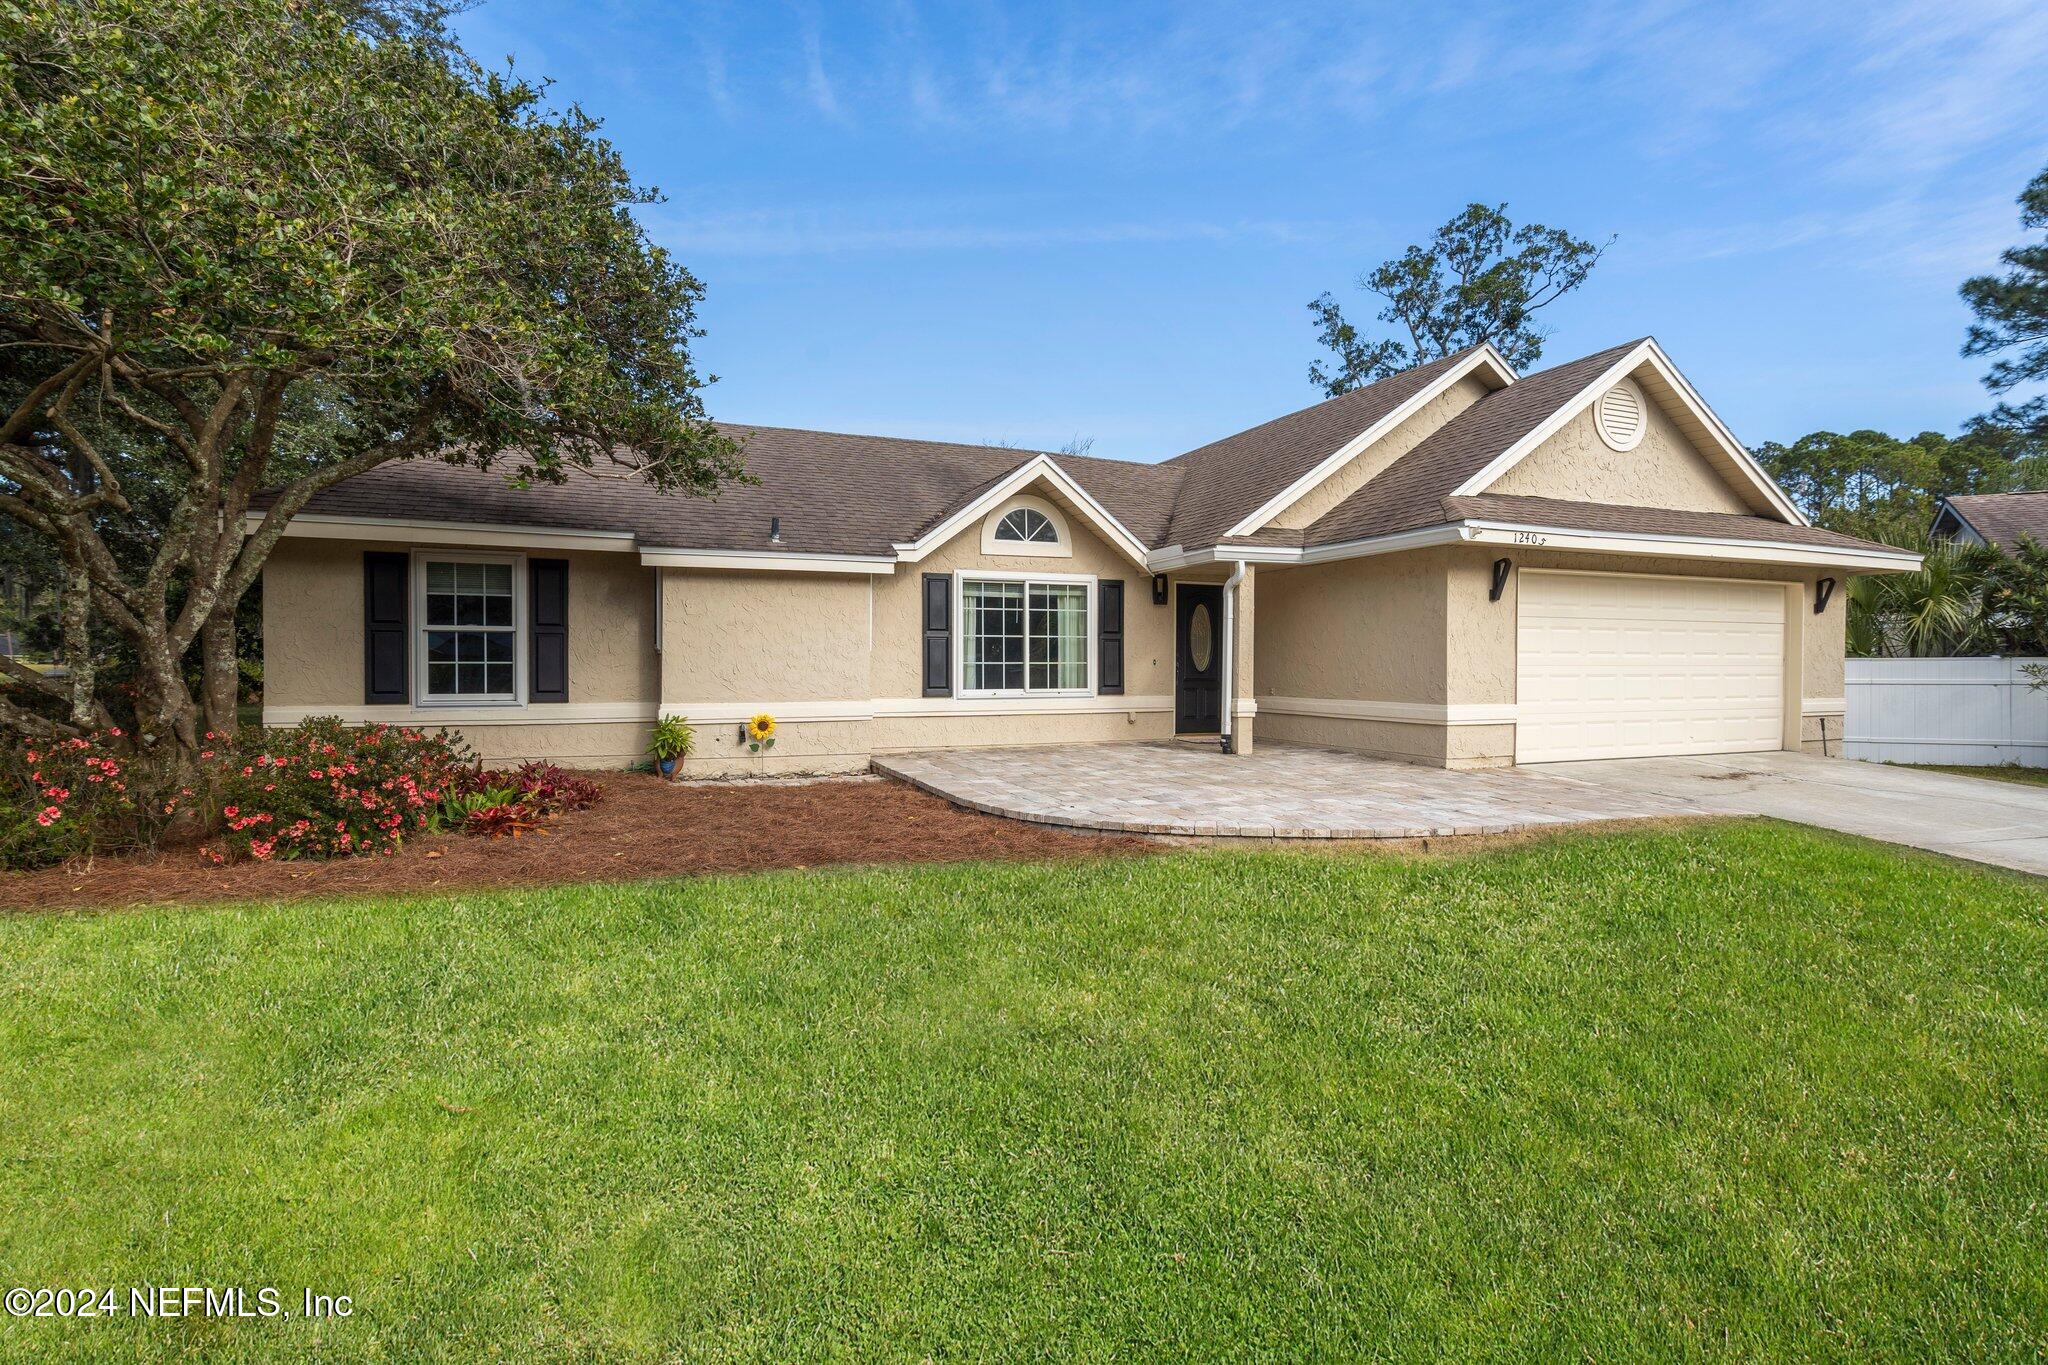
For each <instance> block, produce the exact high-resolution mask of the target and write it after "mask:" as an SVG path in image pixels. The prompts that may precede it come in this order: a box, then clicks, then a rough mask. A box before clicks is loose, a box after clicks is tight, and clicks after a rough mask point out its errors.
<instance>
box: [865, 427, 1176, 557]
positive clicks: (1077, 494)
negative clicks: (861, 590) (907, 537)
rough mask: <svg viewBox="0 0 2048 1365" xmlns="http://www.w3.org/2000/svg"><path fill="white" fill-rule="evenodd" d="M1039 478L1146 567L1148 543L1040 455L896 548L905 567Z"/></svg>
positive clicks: (1047, 456) (1113, 543) (1129, 555)
mask: <svg viewBox="0 0 2048 1365" xmlns="http://www.w3.org/2000/svg"><path fill="white" fill-rule="evenodd" d="M1039 479H1044V480H1045V481H1046V482H1047V483H1049V484H1051V485H1052V486H1053V487H1055V488H1057V489H1059V490H1060V492H1062V493H1064V494H1066V495H1067V496H1068V497H1069V498H1071V499H1073V501H1074V504H1075V505H1076V506H1077V507H1079V508H1080V509H1081V511H1082V513H1083V515H1085V516H1086V517H1087V518H1088V521H1089V523H1090V524H1091V525H1093V526H1094V528H1095V530H1096V532H1097V533H1098V534H1100V535H1101V536H1102V537H1103V539H1105V540H1107V541H1109V543H1110V544H1112V545H1114V546H1116V547H1117V548H1118V549H1119V550H1122V551H1123V552H1124V555H1125V557H1126V558H1128V559H1130V560H1131V561H1132V562H1133V563H1136V564H1137V565H1139V566H1140V567H1143V566H1144V565H1145V557H1146V552H1145V546H1144V543H1143V542H1142V541H1140V540H1139V539H1138V538H1137V537H1136V536H1134V535H1132V534H1131V533H1130V531H1129V530H1128V529H1126V528H1125V526H1124V524H1123V523H1122V522H1120V521H1118V520H1117V519H1116V518H1115V517H1113V516H1111V515H1110V512H1109V509H1108V508H1106V507H1104V506H1103V505H1102V504H1101V503H1099V502H1097V501H1096V500H1095V499H1094V498H1093V497H1092V496H1091V495H1090V494H1089V492H1088V490H1087V489H1085V488H1083V487H1081V485H1080V484H1078V483H1076V482H1075V481H1074V480H1073V478H1072V477H1071V476H1070V475H1069V474H1068V473H1067V471H1065V470H1064V469H1061V468H1060V467H1059V465H1058V463H1057V462H1055V461H1054V460H1053V458H1052V456H1050V455H1037V456H1034V457H1032V458H1031V459H1029V460H1026V461H1025V462H1024V463H1023V464H1021V465H1019V466H1017V468H1016V469H1014V470H1012V471H1010V473H1009V474H1008V476H1006V477H1005V478H1004V479H1003V480H1002V482H1000V483H998V484H996V485H995V486H994V487H992V488H990V489H989V490H988V491H987V492H985V493H983V494H982V495H981V496H980V497H978V498H976V499H974V501H972V502H970V503H968V504H967V505H966V506H965V507H962V508H960V509H959V510H958V511H956V512H954V513H953V514H952V515H951V516H949V517H947V518H946V519H945V520H944V521H942V522H940V523H939V524H938V525H937V526H935V527H933V528H932V529H931V530H929V531H927V532H925V533H924V534H923V535H921V536H919V537H918V538H917V539H916V540H912V541H906V542H904V543H902V544H899V545H897V546H895V547H894V548H895V550H896V557H897V558H898V559H899V560H901V561H902V562H903V563H905V564H915V563H917V562H918V561H919V560H921V559H923V558H924V557H925V556H926V555H928V554H930V553H931V552H932V551H933V550H936V549H937V548H938V547H939V546H941V545H944V544H945V543H946V542H947V541H949V540H951V539H952V538H953V537H954V536H956V535H958V534H960V532H961V531H962V530H964V529H966V527H967V526H968V525H969V524H970V523H972V522H973V521H974V520H975V519H976V518H978V517H982V516H986V515H987V514H988V513H989V512H990V511H992V510H993V509H994V508H995V507H996V505H997V504H999V503H1002V502H1004V501H1007V500H1008V499H1009V498H1011V497H1013V496H1015V495H1016V494H1017V493H1019V492H1020V491H1022V490H1023V489H1025V488H1026V487H1028V486H1030V485H1031V484H1032V483H1034V482H1036V481H1037V480H1039Z"/></svg>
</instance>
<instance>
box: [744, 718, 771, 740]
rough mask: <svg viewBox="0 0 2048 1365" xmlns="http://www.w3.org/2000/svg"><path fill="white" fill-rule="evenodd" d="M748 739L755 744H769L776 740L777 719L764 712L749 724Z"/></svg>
mask: <svg viewBox="0 0 2048 1365" xmlns="http://www.w3.org/2000/svg"><path fill="white" fill-rule="evenodd" d="M747 738H748V739H749V740H750V741H752V742H753V743H755V744H767V743H769V742H771V741H772V740H773V739H774V738H775V717H773V716H771V715H769V714H768V713H767V712H765V711H763V712H762V713H761V714H760V715H758V716H755V717H754V718H753V719H752V720H750V721H748V722H747Z"/></svg>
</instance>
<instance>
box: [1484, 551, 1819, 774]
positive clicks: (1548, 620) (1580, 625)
mask: <svg viewBox="0 0 2048 1365" xmlns="http://www.w3.org/2000/svg"><path fill="white" fill-rule="evenodd" d="M1516 599H1517V602H1518V604H1519V605H1518V611H1519V617H1518V620H1517V624H1516V632H1515V636H1516V644H1517V649H1516V675H1517V682H1516V686H1517V691H1516V701H1517V705H1516V708H1515V716H1516V719H1515V761H1516V762H1517V763H1544V762H1551V761H1556V760H1562V759H1574V758H1630V757H1640V756H1645V755H1650V754H1729V753H1746V752H1752V751H1755V750H1761V749H1776V748H1780V747H1781V746H1782V744H1783V740H1784V704H1785V703H1784V678H1785V590H1784V587H1783V586H1782V585H1780V584H1777V583H1731V582H1727V581H1725V580H1719V579H1704V578H1652V577H1649V576H1646V575H1642V574H1594V573H1558V572H1543V571H1539V570H1524V571H1523V572H1522V573H1521V575H1520V577H1519V579H1518V580H1517V584H1516Z"/></svg>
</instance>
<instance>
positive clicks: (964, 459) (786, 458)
mask: <svg viewBox="0 0 2048 1365" xmlns="http://www.w3.org/2000/svg"><path fill="white" fill-rule="evenodd" d="M729 430H731V431H732V432H733V433H734V434H736V435H738V436H740V437H742V438H744V440H745V454H746V463H747V466H748V469H749V471H750V473H751V474H752V475H753V476H754V477H755V478H756V479H757V480H758V482H756V483H750V484H735V485H731V486H729V487H727V488H726V489H725V490H723V491H722V492H721V493H720V494H719V495H718V496H716V497H714V498H672V497H663V496H659V495H656V494H653V493H651V492H648V491H647V490H645V489H644V488H642V487H639V486H637V485H635V484H632V483H630V482H624V481H620V480H617V479H603V478H597V477H592V476H587V475H580V474H579V475H575V476H572V477H571V478H570V479H569V481H568V482H567V483H566V484H563V485H560V486H551V487H540V488H533V489H525V490H521V489H515V488H513V487H511V486H509V485H508V484H507V483H506V482H505V480H504V479H503V478H502V477H501V476H499V475H495V474H488V473H482V472H478V471H475V470H472V469H466V468H462V467H459V466H454V465H449V464H445V463H442V462H440V461H417V462H411V463H406V464H398V465H391V466H387V467H384V468H381V469H378V470H375V471H372V472H371V473H368V474H365V475H362V476H360V477H358V478H356V479H353V480H351V481H349V482H347V483H344V484H342V485H339V486H337V487H336V488H334V489H332V490H329V491H328V492H326V493H325V494H323V495H321V496H320V497H318V498H316V499H315V500H314V501H313V503H312V504H311V505H310V507H309V508H308V509H307V510H306V511H305V512H304V513H302V514H301V515H300V516H298V517H297V518H295V519H294V520H293V522H292V523H291V526H290V528H289V532H288V534H287V535H286V537H285V539H284V540H283V541H282V542H280V544H279V546H278V548H277V551H276V553H275V555H274V556H273V558H272V559H271V561H270V563H269V566H268V568H267V569H266V571H265V574H264V592H263V610H264V676H265V707H264V717H265V720H266V721H268V722H271V723H286V722H290V721H293V720H296V719H300V718H303V717H305V716H309V715H316V714H333V713H338V714H340V715H341V716H342V717H343V718H344V719H347V720H350V721H363V722H367V721H374V720H395V721H406V722H409V723H414V724H424V725H445V726H448V727H450V728H453V729H458V730H460V731H462V732H463V733H464V734H465V735H466V736H467V737H468V738H469V740H470V741H471V742H472V743H473V744H474V745H475V746H476V747H477V748H478V749H479V750H480V751H481V752H482V753H483V754H484V755H485V756H486V757H488V758H490V759H492V760H494V761H509V760H513V759H521V758H528V757H548V758H554V759H558V760H560V761H562V762H565V763H573V764H584V765H605V764H624V763H628V762H632V761H635V760H637V759H639V758H640V757H641V755H642V753H643V751H644V749H645V746H646V742H647V737H648V729H649V726H650V725H651V724H652V722H653V720H654V719H655V717H656V716H657V715H658V714H664V713H672V714H679V715H682V716H684V717H687V718H688V719H689V720H690V721H691V722H692V723H693V724H694V725H695V726H696V728H697V732H698V749H697V755H696V757H695V758H694V759H692V760H691V762H690V764H689V770H690V771H694V772H704V773H717V772H730V771H744V770H749V769H754V768H759V767H765V768H766V769H767V770H769V771H802V770H821V771H839V770H853V769H860V768H863V767H865V766H866V765H867V763H868V762H869V759H870V757H871V756H872V755H877V754H887V753H894V752H901V751H904V750H912V749H923V748H938V747H957V746H975V745H1022V744H1048V743H1075V744H1088V743H1105V742H1120V741H1132V740H1166V739H1169V738H1172V737H1174V736H1176V735H1179V736H1197V737H1199V736H1208V737H1214V738H1217V739H1220V740H1221V741H1222V742H1223V743H1224V744H1225V746H1226V747H1229V748H1233V749H1235V750H1237V751H1240V752H1242V751H1247V750H1249V749H1250V748H1251V747H1252V745H1253V742H1254V736H1255V735H1256V737H1257V738H1260V739H1278V740H1288V741H1295V742H1300V743H1308V744H1317V745H1326V746H1335V747H1338V748H1343V749H1349V750H1355V751H1358V752H1362V753H1367V754H1374V755H1381V756H1385V757H1390V758H1397V759H1404V760H1409V761H1413V762H1416V763H1424V764H1433V765H1442V766H1449V767H1484V766H1493V765H1501V764H1509V763H1514V762H1518V761H1520V762H1530V761H1541V760H1558V759H1570V758H1594V757H1615V756H1626V755H1650V754H1675V753H1693V752H1716V753H1725V752H1740V751H1748V750H1765V749H1781V748H1784V749H1791V748H1802V747H1804V748H1809V749H1818V747H1819V745H1820V742H1821V740H1822V738H1823V727H1828V728H1827V734H1828V735H1829V736H1830V737H1832V736H1834V735H1838V734H1839V732H1840V731H1839V726H1840V717H1841V713H1842V708H1843V703H1842V691H1843V689H1842V638H1843V610H1844V604H1845V602H1846V594H1844V593H1842V592H1840V591H1838V590H1837V589H1838V587H1839V586H1840V585H1841V584H1842V583H1843V581H1844V580H1845V579H1846V577H1847V576H1848V575H1851V574H1855V573H1867V572H1883V571H1887V570H1897V569H1906V568H1911V567H1913V566H1914V565H1915V564H1916V563H1917V559H1916V557H1915V556H1913V555H1910V554H1906V553H1904V552H1901V551H1899V550H1896V549H1893V548H1891V547H1888V546H1883V545H1876V544H1872V543H1869V542H1866V541H1861V540H1856V539H1853V538H1851V537H1848V536H1843V535H1837V534H1834V533H1832V532H1828V531H1824V530H1820V529H1817V528H1815V527H1813V526H1810V525H1809V524H1808V523H1807V522H1806V520H1805V518H1804V517H1802V516H1801V515H1800V513H1799V511H1798V510H1797V509H1796V508H1795V507H1794V506H1793V505H1792V504H1791V503H1790V502H1789V501H1788V500H1787V499H1786V497H1785V495H1784V494H1783V492H1781V491H1780V490H1779V489H1778V488H1777V487H1776V486H1775V485H1774V484H1773V483H1772V482H1771V480H1770V479H1769V478H1768V477H1767V476H1766V475H1765V474H1764V472H1763V471H1762V470H1761V469H1760V468H1758V466H1757V465H1756V463H1755V462H1754V461H1753V460H1752V459H1751V458H1750V456H1749V454H1748V452H1747V451H1746V450H1745V449H1744V448H1743V446H1742V445H1741V444H1740V443H1739V442H1738V441H1737V440H1736V439H1735V438H1734V437H1733V436H1732V435H1731V434H1730V433H1729V431H1728V429H1727V428H1726V427H1725V426H1724V425H1723V424H1722V423H1721V421H1720V420H1719V419H1718V418H1716V417H1715V415H1714V414H1713V412H1712V411H1710V410H1709V409H1708V408H1707V406H1706V404H1705V403H1704V402H1703V401H1701V399H1700V397H1699V395H1698V394H1697V393H1696V392H1694V390H1693V388H1692V386H1691V385H1690V384H1689V383H1687V382H1686V380H1685V378H1684V377H1683V376H1682V375H1681V374H1680V373H1679V372H1678V370H1677V369H1676V368H1675V367H1674V366H1673V365H1672V364H1671V362H1670V360H1669V359H1668V358H1667V357H1666V356H1665V355H1664V353H1663V351H1662V350H1661V349H1660V348H1659V347H1658V346H1657V344H1656V343H1655V342H1654V341H1651V340H1643V341H1637V342H1631V343H1628V344H1627V345H1623V346H1617V347H1614V348H1612V349H1610V350H1606V351H1602V352H1600V353H1598V354H1596V355H1591V356H1587V357H1585V358H1583V359H1580V360H1574V361H1572V362H1570V363H1568V364H1563V365H1559V366H1556V367H1555V368H1552V369H1548V370H1544V371H1541V372H1538V373H1534V374H1530V375H1527V376H1519V375H1516V374H1515V373H1514V372H1513V371H1512V370H1510V369H1509V368H1508V366H1507V365H1506V364H1505V363H1504V362H1503V361H1502V360H1501V358H1500V356H1499V355H1498V354H1496V353H1495V352H1494V351H1493V350H1492V349H1491V348H1487V347H1480V348H1477V349H1474V350H1470V351H1466V352H1463V353H1461V354H1458V355H1454V356H1450V357H1447V358H1445V359H1443V360H1439V361H1435V362H1432V363H1430V364H1426V365H1422V366H1418V367H1416V368H1415V369H1412V370H1409V371H1406V372H1405V373H1402V374H1399V375H1396V376H1393V377H1392V378H1389V379H1386V380H1383V381H1381V382H1379V383H1377V384H1374V385H1371V386H1370V387H1368V388H1364V389H1360V390H1357V391H1355V392H1353V393H1349V394H1346V395H1344V396H1342V397H1340V398H1334V399H1331V400H1329V401H1328V402H1324V403H1319V404H1316V405H1315V406H1313V407H1310V408H1305V409H1303V410H1302V411H1300V412H1296V413H1292V414H1289V415H1288V416H1285V417H1280V418H1277V419H1275V420H1274V421H1271V422H1268V423H1266V424H1264V425H1262V426H1259V427H1255V428H1253V429H1251V430H1249V431H1245V432H1240V433H1238V434H1237V435H1235V436H1231V437H1228V438H1226V439H1224V440H1221V441H1218V442H1215V443H1214V444H1212V445H1208V446H1204V447H1202V448H1201V449H1198V450H1193V451H1189V452H1188V453H1187V454H1184V455H1181V456H1179V457H1177V458H1175V459H1172V460H1167V461H1164V462H1162V463H1159V464H1137V463H1130V462H1125V461H1117V460H1104V459H1094V458H1083V457H1074V456H1068V455H1053V454H1037V453H1030V452H1022V451H1016V450H1011V449H1005V448H999V447H985V446H962V445H949V444H943V443H937V442H927V441H912V440H898V439H892V438H883V437H874V436H849V435H838V434H832V433H825V432H810V431H792V430H785V429H776V428H759V427H743V426H735V427H730V428H729ZM1226 697H1227V698H1230V703H1229V705H1227V706H1226V705H1225V704H1224V700H1223V699H1224V698H1226ZM764 711H765V712H769V713H772V714H773V715H775V716H776V717H777V719H778V720H779V721H780V723H781V732H780V737H779V740H778V742H777V744H776V746H775V748H774V750H773V751H772V753H771V754H770V755H768V756H767V758H766V759H765V760H758V759H750V758H748V757H747V755H746V750H745V744H744V742H743V740H742V739H741V736H740V732H739V727H740V725H741V723H742V722H743V721H744V720H745V719H746V718H747V717H749V716H751V715H754V714H756V713H759V712H764Z"/></svg>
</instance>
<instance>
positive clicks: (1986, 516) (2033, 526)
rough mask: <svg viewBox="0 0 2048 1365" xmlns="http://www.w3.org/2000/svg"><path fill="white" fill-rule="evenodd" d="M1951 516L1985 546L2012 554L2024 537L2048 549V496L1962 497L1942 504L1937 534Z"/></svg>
mask: <svg viewBox="0 0 2048 1365" xmlns="http://www.w3.org/2000/svg"><path fill="white" fill-rule="evenodd" d="M1949 513H1953V514H1954V516H1955V518H1956V519H1957V520H1958V521H1960V522H1961V523H1962V524H1963V525H1964V526H1967V527H1969V528H1970V529H1971V530H1972V531H1975V532H1976V533H1977V536H1978V538H1979V539H1981V540H1982V541H1983V542H1984V543H1985V544H1987V545H1996V546H1997V547H1998V548H2000V549H2002V550H2010V549H2011V548H2012V547H2013V546H2014V545H2016V544H2017V543H2018V542H2019V539H2020V537H2022V536H2031V537H2032V538H2033V539H2035V540H2037V541H2039V542H2040V543H2041V544H2043V545H2048V492H2037V493H1958V494H1956V495H1955V496H1954V497H1952V498H1944V499H1943V500H1942V512H1941V513H1938V514H1937V515H1936V516H1935V519H1934V525H1935V529H1936V530H1937V531H1939V530H1940V529H1941V526H1942V523H1943V521H1944V520H1946V519H1947V515H1948V514H1949Z"/></svg>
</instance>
